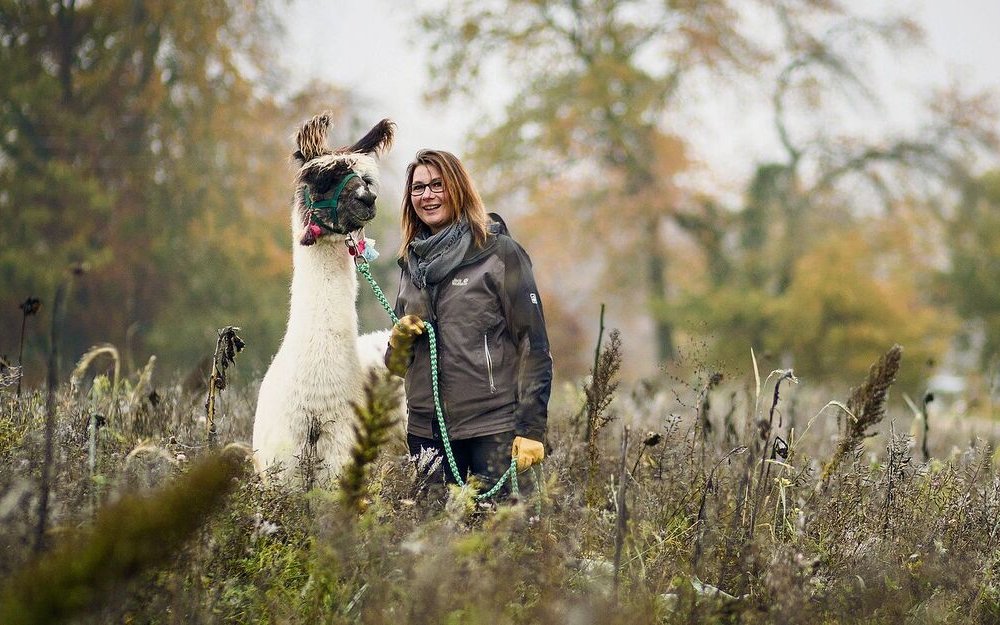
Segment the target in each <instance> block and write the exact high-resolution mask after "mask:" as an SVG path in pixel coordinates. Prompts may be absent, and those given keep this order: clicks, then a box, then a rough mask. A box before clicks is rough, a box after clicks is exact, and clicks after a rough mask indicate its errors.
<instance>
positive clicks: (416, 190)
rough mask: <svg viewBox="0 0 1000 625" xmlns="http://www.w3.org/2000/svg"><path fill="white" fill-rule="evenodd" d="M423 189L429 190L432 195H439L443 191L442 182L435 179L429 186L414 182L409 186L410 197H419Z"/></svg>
mask: <svg viewBox="0 0 1000 625" xmlns="http://www.w3.org/2000/svg"><path fill="white" fill-rule="evenodd" d="M425 189H430V190H431V192H432V193H441V192H442V191H444V181H443V180H441V179H440V178H435V179H434V180H431V183H430V184H424V183H422V182H415V183H413V184H412V185H411V186H410V195H412V196H413V197H420V196H421V195H423V194H424V190H425Z"/></svg>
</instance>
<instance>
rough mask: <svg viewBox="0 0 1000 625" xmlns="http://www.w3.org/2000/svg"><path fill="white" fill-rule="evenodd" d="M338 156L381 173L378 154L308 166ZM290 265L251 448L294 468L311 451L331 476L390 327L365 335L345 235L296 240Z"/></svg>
mask: <svg viewBox="0 0 1000 625" xmlns="http://www.w3.org/2000/svg"><path fill="white" fill-rule="evenodd" d="M338 158H339V159H346V158H349V159H351V160H350V161H349V162H350V164H351V166H352V169H353V171H356V172H358V173H359V174H363V175H368V176H372V177H374V176H375V175H377V169H376V166H375V161H374V159H372V158H371V157H368V156H366V155H359V154H351V155H349V156H335V155H329V156H323V157H321V158H319V159H316V160H315V161H313V162H312V163H310V165H309V166H310V167H331V166H333V165H334V164H335V163H334V161H335V160H336V159H338ZM301 202H302V193H301V191H300V192H299V193H297V197H296V202H295V204H296V206H293V209H292V230H293V240H297V239H296V238H295V237H296V230H297V225H298V224H300V223H301V217H300V213H299V208H298V205H300V203H301ZM292 263H293V270H292V286H291V304H290V311H289V317H288V327H287V330H286V332H285V337H284V339H283V340H282V343H281V347H280V348H279V349H278V353H277V354H276V355H275V357H274V360H273V361H272V362H271V366H270V367H269V368H268V370H267V373H266V374H265V376H264V379H263V381H262V382H261V386H260V392H259V395H258V398H257V411H256V415H255V417H254V430H253V448H254V452H255V454H256V457H257V458H256V459H257V462H258V464H259V465H260V466H263V467H271V466H273V465H274V464H276V463H280V465H281V467H282V470H283V471H284V472H288V470H289V469H291V470H294V469H295V468H296V467H297V466H298V465H299V462H300V461H301V459H303V458H305V457H306V456H307V455H313V457H314V458H316V459H319V460H322V462H323V464H322V467H323V469H324V470H325V471H326V474H327V476H332V475H335V474H336V473H337V472H339V470H340V469H341V467H342V466H343V465H344V463H345V462H346V461H347V460H348V457H349V453H350V449H351V447H352V445H353V444H354V441H355V434H354V429H353V424H354V423H355V420H356V419H355V414H354V411H353V409H352V404H353V403H355V402H360V401H361V400H362V397H363V388H364V382H365V380H366V379H367V377H368V372H369V371H370V370H371V369H372V368H383V369H384V364H383V363H382V358H381V356H382V351H383V350H384V349H385V345H386V341H387V338H388V332H387V331H385V332H381V333H373V334H370V335H366V336H364V337H361V339H360V340H359V337H358V315H357V310H356V299H357V291H358V279H357V275H356V273H357V272H356V269H355V265H354V260H353V259H352V257H351V256H350V255H349V254H348V251H347V247H346V246H345V245H344V243H343V239H342V238H341V237H338V236H329V237H323V238H322V239H320V240H319V241H317V242H316V244H315V245H310V246H304V245H299V244H297V243H293V253H292ZM397 416H398V415H397ZM311 441H314V444H312V443H311Z"/></svg>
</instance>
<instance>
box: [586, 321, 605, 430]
mask: <svg viewBox="0 0 1000 625" xmlns="http://www.w3.org/2000/svg"><path fill="white" fill-rule="evenodd" d="M603 339H604V303H603V302H602V303H601V319H600V322H599V324H598V328H597V347H595V348H594V368H593V369H591V372H592V373H594V374H596V373H597V361H598V360H599V359H600V357H601V341H602V340H603ZM591 379H593V377H591ZM589 416H590V415H589V413H588V418H587V422H586V431H585V432H584V435H583V440H584V441H585V442H586V443H587V444H588V445H589V444H590V429H591V423H590V418H589Z"/></svg>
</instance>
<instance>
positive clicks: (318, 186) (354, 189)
mask: <svg viewBox="0 0 1000 625" xmlns="http://www.w3.org/2000/svg"><path fill="white" fill-rule="evenodd" d="M330 117H331V116H330V114H329V113H323V114H321V115H317V116H315V117H313V118H312V119H310V120H309V121H308V122H306V123H305V124H303V126H302V127H301V128H300V129H299V132H298V134H297V135H296V137H295V142H296V144H297V145H298V150H296V151H295V153H293V154H292V160H293V161H294V162H295V163H296V164H297V165H298V166H299V172H298V174H297V175H296V177H295V182H296V186H297V187H298V189H297V190H296V193H295V204H296V209H297V210H296V214H297V215H298V216H299V218H300V219H301V226H302V227H303V228H304V231H303V234H302V238H301V239H300V243H302V244H303V245H312V244H313V243H315V242H316V240H317V239H318V238H319V237H321V236H323V235H326V234H331V233H333V234H347V233H349V232H354V231H356V230H359V229H361V228H362V227H363V226H364V225H365V224H366V223H368V222H369V221H371V220H372V219H374V217H375V198H376V196H377V195H378V165H377V163H376V162H375V156H376V155H381V154H382V153H383V152H385V151H386V150H387V149H388V148H389V146H390V145H391V144H392V133H393V130H394V129H395V124H393V123H392V122H391V121H390V120H388V119H383V120H382V121H380V122H379V123H378V124H376V125H375V127H374V128H372V129H371V130H369V131H368V134H366V135H365V136H364V137H362V138H361V139H360V140H358V142H357V143H355V144H354V145H352V146H350V147H342V148H338V149H336V150H331V149H330V148H329V147H328V146H327V141H326V135H327V130H328V129H329V127H330Z"/></svg>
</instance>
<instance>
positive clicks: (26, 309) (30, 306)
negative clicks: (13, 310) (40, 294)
mask: <svg viewBox="0 0 1000 625" xmlns="http://www.w3.org/2000/svg"><path fill="white" fill-rule="evenodd" d="M18 308H20V309H21V312H22V313H24V316H25V317H30V316H31V315H37V314H38V311H39V310H40V309H41V308H42V300H40V299H38V298H37V297H29V298H28V299H26V300H24V302H22V303H21V305H20V306H18Z"/></svg>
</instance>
